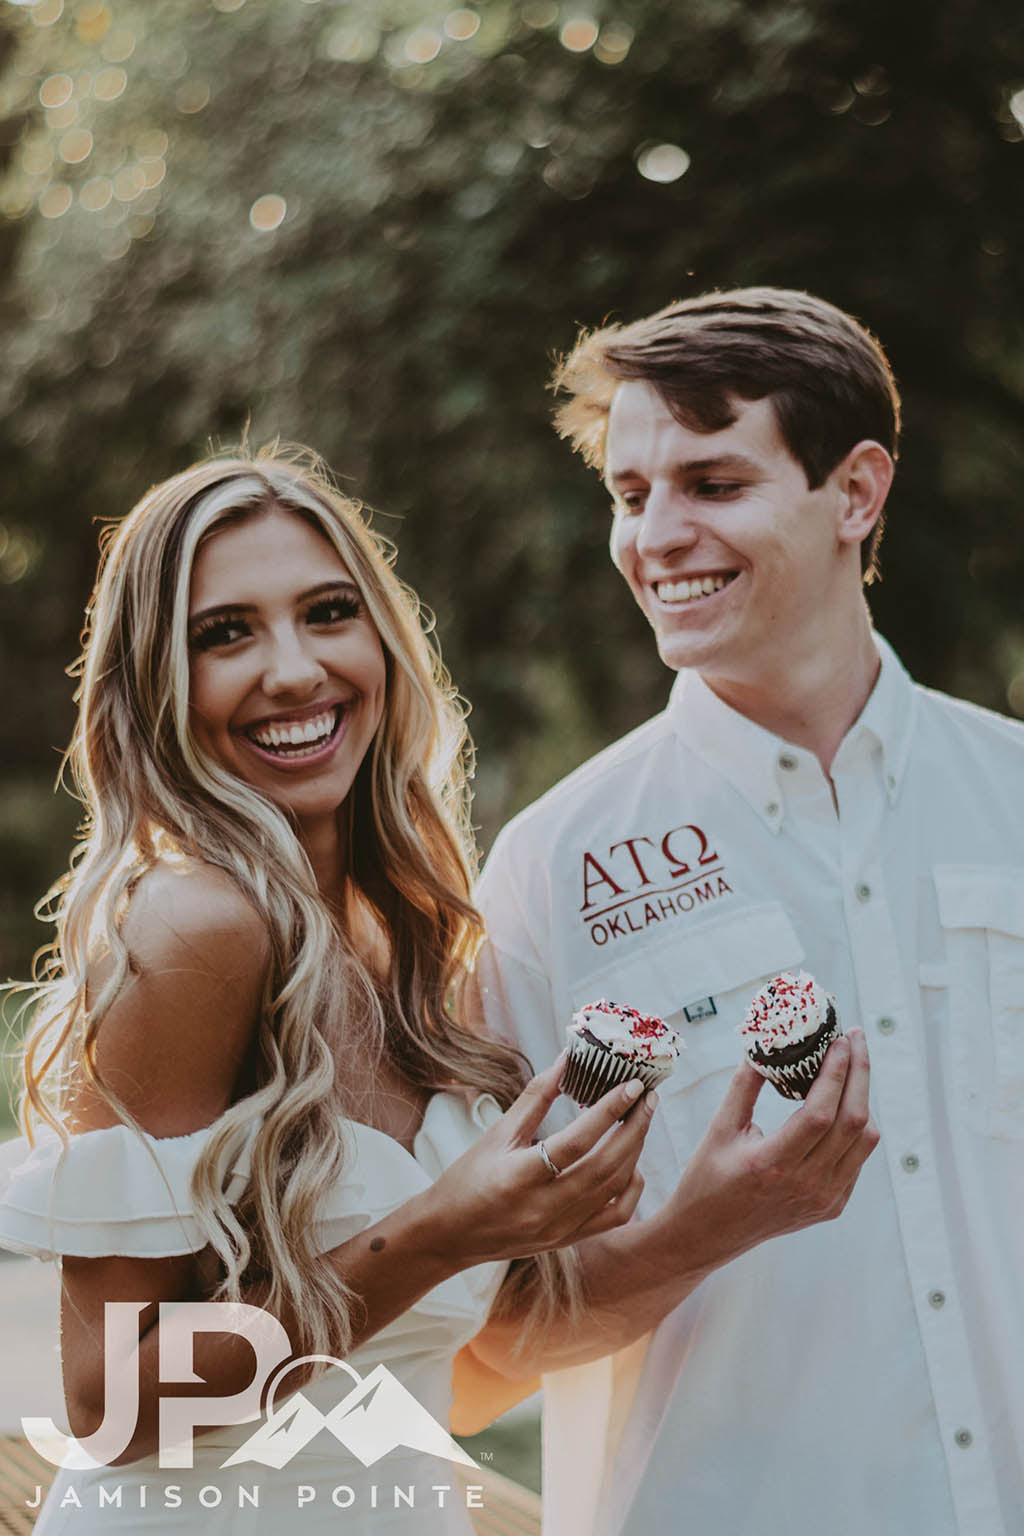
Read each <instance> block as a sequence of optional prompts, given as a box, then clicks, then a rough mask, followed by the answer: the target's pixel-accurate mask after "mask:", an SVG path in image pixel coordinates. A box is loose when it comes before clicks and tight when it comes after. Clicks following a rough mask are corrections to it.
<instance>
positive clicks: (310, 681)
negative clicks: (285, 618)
mask: <svg viewBox="0 0 1024 1536" xmlns="http://www.w3.org/2000/svg"><path fill="white" fill-rule="evenodd" d="M326 676H327V671H326V669H325V667H324V665H323V663H322V662H321V661H320V659H319V657H318V656H317V654H316V651H315V648H314V645H313V640H312V637H311V636H310V635H308V634H302V633H300V632H299V631H298V630H297V629H296V628H295V627H294V626H293V625H290V624H289V625H286V626H282V627H281V628H280V629H276V630H274V631H273V633H272V634H271V635H269V636H268V638H267V642H266V652H265V656H264V667H263V690H264V692H265V693H268V694H278V693H298V694H305V693H311V692H312V691H313V690H314V689H315V688H317V687H319V685H320V684H321V683H322V682H323V681H324V679H325V678H326Z"/></svg>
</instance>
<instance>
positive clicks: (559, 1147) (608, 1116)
mask: <svg viewBox="0 0 1024 1536" xmlns="http://www.w3.org/2000/svg"><path fill="white" fill-rule="evenodd" d="M643 1091H644V1085H643V1083H641V1081H640V1079H639V1078H633V1079H632V1081H630V1082H628V1083H619V1084H618V1086H617V1087H615V1088H612V1089H611V1091H610V1092H609V1093H606V1094H605V1096H604V1098H603V1099H599V1100H598V1102H597V1103H596V1104H594V1105H593V1106H592V1107H591V1108H590V1109H588V1110H585V1111H584V1113H583V1114H582V1115H579V1116H578V1117H577V1118H576V1119H575V1120H574V1121H573V1123H572V1125H570V1126H567V1127H566V1129H565V1130H564V1131H557V1132H556V1133H555V1134H554V1135H553V1136H549V1137H547V1139H546V1142H545V1145H546V1146H547V1149H548V1154H549V1155H550V1157H551V1158H552V1160H553V1161H554V1162H555V1163H556V1164H557V1165H558V1167H559V1168H561V1169H563V1170H564V1169H566V1168H569V1167H571V1166H572V1165H573V1163H576V1162H578V1161H579V1159H580V1158H581V1157H583V1156H584V1155H585V1154H586V1153H587V1152H589V1151H590V1149H591V1148H592V1147H595V1146H596V1145H597V1143H598V1142H599V1141H600V1140H601V1138H602V1137H603V1136H605V1135H607V1133H608V1132H609V1131H610V1130H611V1128H612V1126H614V1125H617V1124H618V1122H619V1121H620V1120H621V1119H622V1117H623V1115H625V1113H626V1111H627V1110H629V1109H632V1107H633V1105H634V1104H635V1103H636V1102H637V1100H638V1099H639V1098H640V1096H641V1094H642V1093H643ZM634 1118H636V1117H634V1116H630V1119H634ZM640 1118H641V1119H642V1118H643V1117H640ZM644 1129H645V1128H644Z"/></svg>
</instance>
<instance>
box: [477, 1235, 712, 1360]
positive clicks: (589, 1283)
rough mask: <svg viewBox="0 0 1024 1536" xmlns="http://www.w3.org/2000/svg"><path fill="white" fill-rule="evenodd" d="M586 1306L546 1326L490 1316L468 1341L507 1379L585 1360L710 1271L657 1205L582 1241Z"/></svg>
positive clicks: (641, 1325)
mask: <svg viewBox="0 0 1024 1536" xmlns="http://www.w3.org/2000/svg"><path fill="white" fill-rule="evenodd" d="M578 1252H579V1256H580V1262H581V1267H582V1272H583V1291H584V1299H583V1308H582V1309H581V1312H580V1315H579V1317H578V1318H576V1319H575V1320H574V1321H571V1320H570V1319H569V1318H567V1317H565V1316H563V1317H560V1318H559V1319H558V1321H557V1322H556V1323H555V1324H553V1325H552V1326H550V1327H548V1328H546V1329H543V1330H542V1329H537V1330H530V1329H529V1328H527V1330H526V1336H525V1338H522V1337H521V1335H522V1334H523V1331H524V1329H523V1318H522V1317H521V1316H516V1315H510V1316H505V1317H500V1318H494V1319H492V1320H491V1321H489V1322H488V1323H487V1325H486V1327H485V1328H484V1329H483V1331H482V1332H481V1333H479V1334H477V1336H476V1338H475V1339H473V1341H472V1345H471V1347H472V1349H473V1352H474V1354H476V1355H477V1357H478V1358H479V1359H480V1360H482V1361H483V1362H484V1363H485V1364H486V1365H488V1366H490V1367H491V1369H492V1370H496V1371H499V1372H500V1373H501V1374H502V1375H503V1376H507V1377H509V1378H511V1379H512V1380H525V1379H526V1378H528V1377H531V1376H536V1375H537V1374H539V1373H540V1372H544V1371H556V1370H562V1369H564V1368H565V1367H566V1366H570V1365H583V1364H584V1363H586V1362H587V1361H588V1360H598V1359H600V1358H601V1357H602V1356H603V1355H608V1354H612V1353H614V1352H615V1351H616V1350H619V1349H624V1348H625V1347H626V1345H627V1344H632V1343H633V1342H634V1340H636V1339H639V1338H642V1337H643V1335H644V1334H645V1333H649V1332H650V1331H651V1329H652V1328H655V1327H656V1326H657V1325H658V1323H660V1322H661V1320H662V1318H663V1317H666V1316H667V1315H668V1313H669V1312H671V1311H672V1309H673V1308H674V1307H677V1306H678V1305H679V1303H680V1302H681V1301H684V1300H685V1299H686V1297H687V1296H689V1294H690V1292H691V1291H693V1290H694V1289H695V1288H696V1287H697V1286H698V1285H699V1284H700V1282H701V1280H702V1279H703V1278H704V1276H705V1275H706V1274H707V1273H708V1272H709V1269H710V1268H712V1267H714V1266H709V1267H708V1268H704V1269H699V1268H691V1267H687V1266H686V1264H685V1262H684V1257H685V1256H684V1254H683V1253H681V1252H679V1250H678V1247H677V1244H676V1243H675V1242H674V1241H673V1236H672V1233H671V1231H670V1229H669V1224H668V1218H667V1216H666V1214H665V1213H664V1212H659V1213H658V1214H657V1215H655V1216H653V1217H652V1218H651V1219H650V1220H649V1221H634V1222H632V1223H631V1224H630V1225H629V1226H628V1227H623V1228H620V1229H619V1230H618V1231H615V1232H608V1233H604V1234H603V1235H602V1236H600V1237H592V1238H588V1239H587V1240H586V1241H585V1242H583V1243H581V1244H580V1245H579V1249H578Z"/></svg>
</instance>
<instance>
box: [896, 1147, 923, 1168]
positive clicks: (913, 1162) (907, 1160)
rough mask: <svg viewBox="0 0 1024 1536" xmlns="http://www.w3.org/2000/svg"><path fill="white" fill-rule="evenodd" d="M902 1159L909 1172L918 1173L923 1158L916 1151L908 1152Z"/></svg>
mask: <svg viewBox="0 0 1024 1536" xmlns="http://www.w3.org/2000/svg"><path fill="white" fill-rule="evenodd" d="M900 1161H901V1163H902V1164H903V1166H904V1168H905V1169H906V1171H907V1173H916V1172H917V1170H918V1169H919V1168H920V1166H921V1159H920V1158H919V1157H918V1155H917V1153H916V1152H908V1153H907V1155H906V1156H905V1157H902V1158H901V1159H900Z"/></svg>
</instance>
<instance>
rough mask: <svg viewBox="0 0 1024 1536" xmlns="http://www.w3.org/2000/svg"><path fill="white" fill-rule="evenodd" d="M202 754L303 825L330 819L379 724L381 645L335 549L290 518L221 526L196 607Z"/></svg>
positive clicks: (197, 722) (195, 583) (194, 673)
mask: <svg viewBox="0 0 1024 1536" xmlns="http://www.w3.org/2000/svg"><path fill="white" fill-rule="evenodd" d="M189 611H190V617H189V635H190V647H191V700H190V702H191V714H192V722H193V729H194V731H195V735H196V739H197V741H198V742H199V744H200V746H201V747H202V748H203V749H204V750H205V751H206V752H207V753H208V754H209V755H210V756H211V757H212V758H214V759H215V760H216V762H217V763H218V764H219V766H220V767H222V768H225V769H227V770H228V772H229V773H233V774H235V775H237V777H238V778H241V779H244V780H245V781H246V782H247V783H250V784H252V785H253V786H254V787H255V788H258V789H261V790H262V791H263V792H264V793H265V794H266V795H267V797H268V798H269V799H271V800H272V801H273V802H274V803H275V804H276V805H279V806H280V807H281V808H282V809H285V810H289V811H291V812H292V814H293V815H294V816H295V817H296V819H297V821H298V823H299V825H300V828H301V827H303V826H304V825H305V826H307V827H308V826H309V825H310V824H311V823H312V822H316V821H321V820H323V819H324V818H333V817H334V813H335V812H336V811H337V809H338V807H339V806H340V805H341V804H342V803H343V801H344V800H345V799H346V797H347V795H348V794H349V791H350V790H351V788H352V784H353V781H354V780H355V776H356V773H357V772H358V769H359V765H360V763H361V762H362V760H363V758H364V757H365V755H366V752H367V749H368V748H369V745H370V743H371V741H372V740H373V736H374V733H375V732H376V730H377V726H378V725H379V723H380V719H381V714H382V712H383V708H384V696H385V689H386V681H387V671H386V663H385V660H384V652H383V649H382V646H381V643H380V638H379V636H378V634H377V631H376V629H375V628H374V625H373V623H372V622H371V620H370V617H369V615H368V613H367V611H366V608H365V605H364V603H363V599H362V595H361V593H360V592H359V589H358V588H357V587H356V585H355V583H354V582H353V580H352V577H351V574H350V572H349V570H348V568H347V566H346V565H345V563H344V562H343V560H342V559H341V556H340V555H339V554H338V552H337V550H336V549H335V548H334V546H333V545H332V544H331V543H330V542H329V540H328V539H327V538H325V537H324V535H323V534H322V533H320V532H319V531H318V530H317V529H315V528H313V527H312V526H311V525H310V524H309V523H307V522H306V521H305V519H304V518H302V517H299V516H297V515H296V514H295V513H292V512H286V511H281V510H273V511H270V512H264V513H261V514H259V515H258V516H256V517H253V518H247V519H245V520H244V521H242V522H233V523H230V524H228V525H227V526H226V527H220V528H217V529H216V530H215V531H214V532H213V533H212V534H211V535H210V536H209V537H208V538H207V539H206V540H205V541H204V542H203V543H202V544H201V546H200V548H199V552H198V554H197V556H196V560H195V565H194V567H193V572H192V588H191V597H190V605H189Z"/></svg>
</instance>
